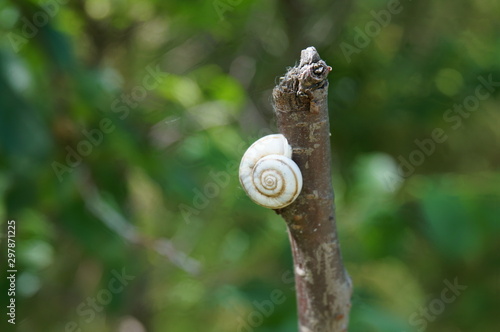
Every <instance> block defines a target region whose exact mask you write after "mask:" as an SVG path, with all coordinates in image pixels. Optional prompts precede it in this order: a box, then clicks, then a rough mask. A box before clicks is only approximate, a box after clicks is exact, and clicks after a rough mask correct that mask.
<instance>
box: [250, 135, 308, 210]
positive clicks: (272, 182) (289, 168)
mask: <svg viewBox="0 0 500 332" xmlns="http://www.w3.org/2000/svg"><path fill="white" fill-rule="evenodd" d="M291 157H292V147H291V146H290V145H289V144H288V141H287V140H286V138H285V136H283V135H281V134H277V135H268V136H265V137H262V138H261V139H259V140H258V141H256V142H255V143H254V144H252V145H251V146H250V147H249V148H248V150H247V151H246V152H245V154H244V155H243V158H242V160H241V164H240V182H241V185H242V186H243V189H244V190H245V192H246V193H247V195H248V196H249V197H250V198H251V199H252V200H253V201H254V202H255V203H257V204H259V205H262V206H264V207H267V208H270V209H280V208H283V207H285V206H287V205H290V204H291V203H292V202H293V201H294V200H295V199H296V198H297V196H298V195H299V194H300V191H301V190H302V174H301V172H300V169H299V167H298V166H297V164H296V163H295V162H294V161H293V160H292V159H291Z"/></svg>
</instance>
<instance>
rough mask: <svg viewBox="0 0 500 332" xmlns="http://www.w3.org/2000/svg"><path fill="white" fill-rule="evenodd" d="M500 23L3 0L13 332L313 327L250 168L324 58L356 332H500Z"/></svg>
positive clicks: (288, 6)
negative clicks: (308, 61) (281, 85)
mask: <svg viewBox="0 0 500 332" xmlns="http://www.w3.org/2000/svg"><path fill="white" fill-rule="evenodd" d="M499 13H500V3H499V2H498V1H494V0H477V1H464V0H458V1H457V0H453V1H452V0H447V1H430V0H418V1H416V0H415V1H410V0H405V1H401V2H400V3H398V2H395V1H381V0H370V1H356V2H354V1H326V0H315V1H305V0H287V1H285V0H283V1H269V0H267V1H264V0H260V1H250V0H245V1H242V0H220V1H219V0H216V1H212V0H208V1H177V0H176V1H173V0H171V1H160V0H156V1H153V0H141V1H139V0H135V1H132V0H128V1H127V0H87V1H83V0H78V1H77V0H74V1H73V0H70V1H63V0H61V1H60V2H57V1H55V0H52V1H46V2H45V1H41V2H39V1H2V0H0V37H1V38H0V197H1V200H0V225H1V235H2V236H1V239H0V240H1V243H0V246H1V248H2V249H1V257H0V258H1V262H2V263H1V265H0V266H1V270H0V277H1V279H0V289H1V293H0V300H1V306H0V308H1V309H0V311H1V323H0V324H1V325H0V329H1V330H2V331H6V330H7V328H9V329H12V327H13V326H11V325H10V324H7V322H6V317H7V315H6V305H7V303H8V302H7V301H8V296H7V289H8V280H7V279H6V270H7V265H6V262H7V257H6V256H7V250H6V249H7V240H6V233H7V221H8V220H12V219H13V220H16V267H17V270H18V273H17V284H16V309H17V311H16V326H15V328H16V329H17V331H22V332H24V331H92V332H101V331H119V332H141V331H169V332H185V331H217V332H225V331H228V332H234V331H244V332H248V331H261V332H264V331H274V332H281V331H283V332H284V331H297V322H296V321H297V318H296V317H297V316H296V309H295V306H296V303H295V294H294V290H293V282H292V279H291V273H292V260H291V255H290V248H289V244H288V238H287V234H286V228H285V223H284V222H283V221H282V220H281V219H280V217H279V216H278V215H276V214H275V213H274V212H273V211H271V210H267V209H265V208H261V207H259V206H257V205H255V204H253V203H252V202H251V201H250V200H249V199H248V198H247V197H246V195H245V194H244V192H243V190H242V189H241V186H240V184H239V182H238V176H237V166H238V164H239V161H240V158H241V156H242V154H243V152H244V151H245V149H246V148H247V147H248V146H249V145H250V144H251V143H253V142H254V141H255V140H256V139H258V138H259V137H261V136H263V135H266V134H269V133H274V132H276V126H275V122H274V118H273V110H272V106H271V91H272V88H273V87H274V85H275V83H276V82H277V80H278V78H279V77H280V76H281V75H283V73H284V72H285V71H286V68H287V67H288V66H292V65H294V64H295V63H296V62H297V61H298V59H299V56H300V50H302V49H304V48H306V47H308V46H315V47H316V48H317V50H318V52H319V53H320V55H321V57H322V58H323V59H324V60H325V61H326V62H327V63H328V64H329V65H330V66H332V68H333V71H332V72H331V74H330V76H329V81H330V87H329V109H330V120H331V132H332V157H333V174H332V181H333V184H334V188H335V193H336V204H337V219H338V230H339V236H340V242H341V246H342V252H343V257H344V262H345V265H346V267H347V269H348V271H349V273H350V275H351V277H352V280H353V284H354V294H353V297H352V313H351V319H350V331H354V332H357V331H359V332H366V331H368V332H369V331H381V332H387V331H389V332H392V331H395V332H404V331H406V332H410V331H424V330H426V331H440V332H459V331H463V332H468V331H478V332H479V331H480V332H485V331H498V330H499V329H500V322H499V318H498V310H499V308H500V265H499V263H500V257H499V252H500V245H499V242H498V236H499V231H500V223H499V221H500V220H499V219H500V218H499V217H500V171H499V165H500V153H499V152H500V149H499V146H500V144H499V139H500V113H499V107H500V97H499V90H500V83H498V82H500V65H499V61H500V24H499V22H500V21H499V20H498V14H499ZM152 73H155V74H154V75H155V76H151V75H152ZM481 77H482V78H481ZM481 80H486V81H488V80H491V81H493V82H497V83H493V85H492V86H490V87H489V88H487V87H485V86H484V85H483V86H482V87H481V85H480V84H481ZM495 84H496V85H495ZM488 89H489V90H488ZM477 93H479V95H478V96H481V98H480V99H479V98H477V97H476V94H477ZM464 104H465V105H464ZM461 105H464V106H461ZM460 107H462V109H461V110H460ZM89 137H90V138H89ZM433 137H434V138H433ZM77 154H78V155H77ZM122 273H125V274H126V275H127V276H129V279H127V280H124V281H122V283H121V284H120V285H121V286H120V285H119V286H120V287H118V286H116V282H117V280H118V279H117V277H116V275H117V274H118V275H120V274H122ZM454 282H456V283H458V284H459V285H463V286H466V287H467V288H466V289H463V287H462V289H461V290H459V291H457V292H458V293H457V294H456V296H455V294H454V293H452V292H450V291H448V290H447V289H448V288H449V286H448V285H449V283H452V284H453V283H454ZM443 295H444V296H445V297H444V298H443V297H442V296H443ZM93 299H94V300H93ZM443 299H444V300H446V301H444V300H443ZM89 301H90V302H89ZM92 301H95V306H94V307H92V305H91V303H92ZM272 301H274V302H272Z"/></svg>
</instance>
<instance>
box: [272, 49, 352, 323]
mask: <svg viewBox="0 0 500 332" xmlns="http://www.w3.org/2000/svg"><path fill="white" fill-rule="evenodd" d="M330 71H331V67H329V66H327V64H326V63H325V62H324V61H323V60H321V58H320V57H319V54H318V52H317V51H316V49H315V48H314V47H308V48H307V49H305V50H303V51H302V54H301V59H300V63H299V65H297V66H295V67H293V68H290V69H289V70H288V72H287V73H286V75H285V76H284V77H282V78H281V79H280V82H279V84H278V85H277V86H276V87H275V88H274V90H273V102H274V108H275V112H276V118H277V124H278V128H279V130H280V132H281V133H282V134H283V135H285V137H286V138H287V139H288V141H289V143H290V144H291V146H292V147H293V157H292V158H293V160H294V161H295V162H296V163H297V165H298V166H299V168H300V169H301V172H302V177H303V183H304V184H303V189H302V192H301V194H300V196H299V197H298V198H297V200H296V201H295V202H294V203H292V204H291V205H289V206H287V207H285V208H283V209H281V210H277V213H279V214H280V215H281V216H282V217H283V218H284V219H285V221H286V223H287V226H288V227H287V228H288V233H289V237H290V243H291V247H292V253H293V259H294V270H295V287H296V290H297V302H298V314H299V331H300V332H341V331H347V326H348V316H349V311H350V307H351V300H350V298H351V293H352V285H351V281H350V278H349V276H348V274H347V272H346V270H345V269H344V266H343V263H342V257H341V254H340V247H339V242H338V238H337V230H336V220H335V205H334V194H333V187H332V182H331V157H330V125H329V119H328V103H327V96H328V80H327V79H326V77H327V76H328V73H329V72H330Z"/></svg>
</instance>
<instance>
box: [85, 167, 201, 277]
mask: <svg viewBox="0 0 500 332" xmlns="http://www.w3.org/2000/svg"><path fill="white" fill-rule="evenodd" d="M84 173H87V175H86V176H83V177H82V178H81V179H80V181H78V190H79V192H80V195H81V196H82V198H83V200H84V202H85V205H86V207H87V209H88V210H89V211H90V212H91V213H92V214H93V215H94V216H95V217H96V218H98V219H99V220H101V221H102V222H103V223H104V224H105V225H106V226H107V227H108V228H109V229H110V230H112V231H113V232H115V233H116V234H118V235H119V236H120V237H122V238H123V239H124V240H125V241H127V242H129V243H131V244H134V245H140V246H143V247H145V248H147V249H149V250H154V251H156V252H157V253H158V254H159V255H161V256H163V257H166V258H168V259H169V260H170V261H171V262H172V263H173V264H175V265H176V266H178V267H179V268H181V269H183V270H184V271H186V272H187V273H189V274H192V275H197V274H199V272H200V263H199V262H198V261H197V260H195V259H193V258H191V257H189V256H188V255H187V254H185V253H183V252H182V251H179V250H177V249H176V248H175V246H174V244H173V243H172V241H170V240H168V239H165V238H156V239H155V238H149V237H147V236H146V235H144V234H141V233H140V232H138V231H137V229H136V228H135V227H134V225H132V224H131V223H130V222H129V221H127V220H126V219H125V218H124V217H123V216H122V215H121V214H119V213H118V212H117V211H115V210H114V209H113V208H112V207H111V206H110V205H109V204H107V203H106V202H105V201H104V200H103V199H102V197H101V195H100V194H99V191H98V190H97V188H96V187H95V186H94V185H93V184H92V182H91V179H90V176H89V175H88V174H89V173H88V171H87V172H84Z"/></svg>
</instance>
